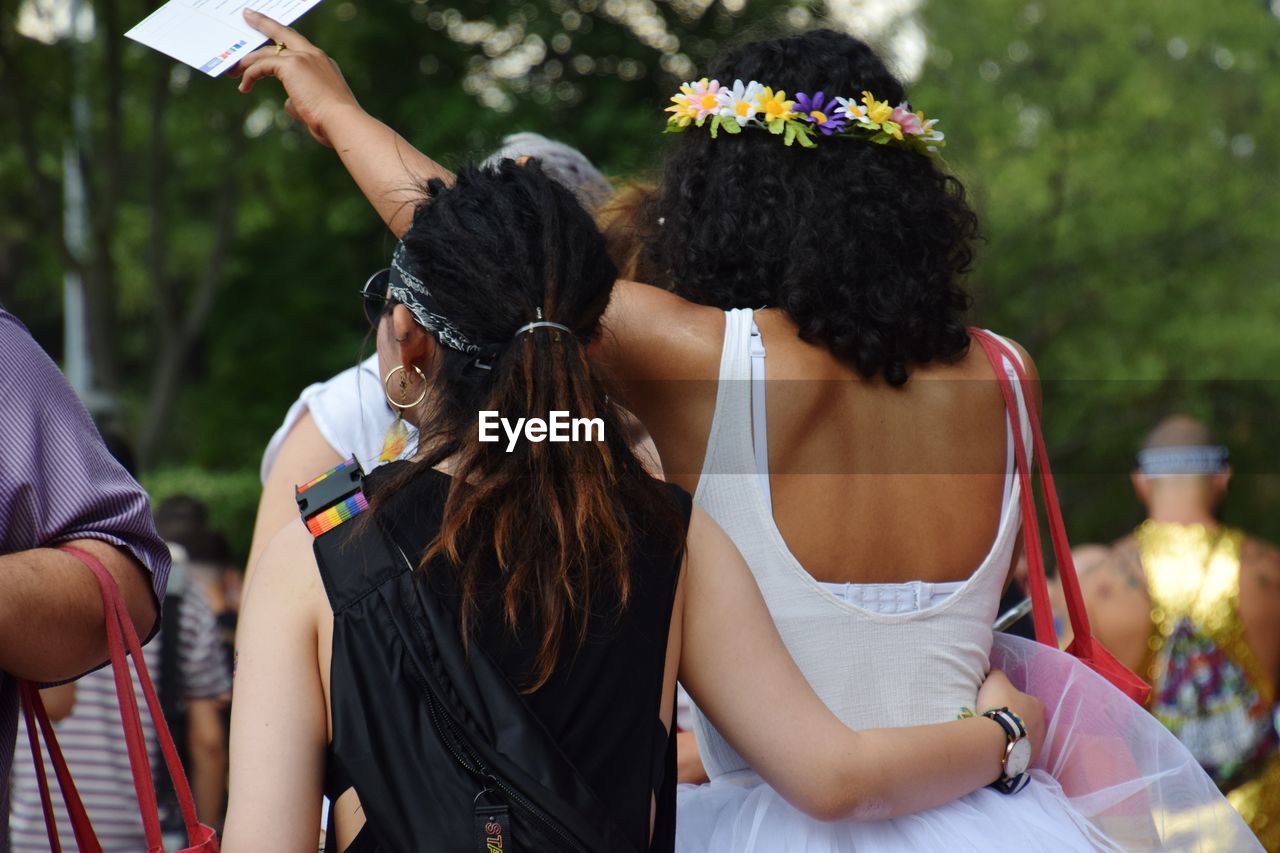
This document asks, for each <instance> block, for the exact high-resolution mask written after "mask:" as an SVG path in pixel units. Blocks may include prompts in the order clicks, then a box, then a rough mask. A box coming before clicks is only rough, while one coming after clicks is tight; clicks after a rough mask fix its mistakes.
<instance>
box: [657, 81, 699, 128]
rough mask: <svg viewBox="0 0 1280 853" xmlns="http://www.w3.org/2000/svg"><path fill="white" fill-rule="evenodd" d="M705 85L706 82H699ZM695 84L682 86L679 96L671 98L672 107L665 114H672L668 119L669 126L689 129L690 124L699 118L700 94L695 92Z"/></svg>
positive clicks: (683, 84)
mask: <svg viewBox="0 0 1280 853" xmlns="http://www.w3.org/2000/svg"><path fill="white" fill-rule="evenodd" d="M699 82H702V83H705V82H706V81H705V80H702V81H699ZM695 85H696V84H694V83H682V84H680V92H679V94H676V95H672V96H671V106H669V107H667V108H666V109H665V110H664V112H668V113H671V116H670V117H668V118H667V123H668V124H674V125H677V126H678V127H688V126H689V123H690V122H692V121H693V120H694V119H696V118H697V117H698V100H699V93H697V92H695V91H694V86H695Z"/></svg>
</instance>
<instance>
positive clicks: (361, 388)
mask: <svg viewBox="0 0 1280 853" xmlns="http://www.w3.org/2000/svg"><path fill="white" fill-rule="evenodd" d="M521 157H534V158H537V160H538V162H539V163H540V164H541V165H542V169H543V171H544V172H545V173H546V174H547V176H548V177H550V178H551V179H552V180H554V181H556V182H558V183H559V184H561V185H562V186H564V187H566V188H567V189H569V190H570V191H571V192H572V193H573V194H574V196H575V197H576V198H577V199H578V201H579V202H580V203H581V204H582V205H583V207H585V208H586V209H587V210H588V211H596V210H598V209H600V207H601V205H603V204H604V203H605V202H606V201H608V199H609V197H610V196H611V195H612V193H613V188H612V186H610V184H609V181H608V180H607V179H606V178H605V177H604V175H603V174H601V173H600V170H599V169H597V168H596V167H595V165H594V164H592V162H591V161H590V160H589V159H588V158H587V156H586V155H585V154H583V153H582V152H581V151H579V150H578V149H576V148H573V147H572V146H569V145H566V144H564V143H563V142H557V141H556V140H554V139H548V138H546V137H545V136H542V135H541V134H537V133H530V132H522V133H513V134H511V135H509V136H507V137H506V138H504V139H503V141H502V146H501V147H500V148H499V149H498V150H497V151H495V152H493V153H492V154H490V155H489V157H488V158H487V159H486V160H485V161H484V163H485V164H486V165H494V164H496V163H498V162H500V161H502V160H503V159H511V160H516V159H519V158H521ZM386 284H387V280H386V270H383V271H381V272H379V273H376V274H375V275H374V276H372V277H371V278H370V279H369V280H368V282H366V284H365V286H364V288H363V289H362V290H361V299H362V301H363V303H364V310H365V317H366V318H367V319H368V321H369V324H370V326H371V327H372V329H373V334H374V336H375V341H376V345H377V352H375V353H374V354H373V355H371V356H369V357H368V358H366V359H365V360H364V361H362V362H360V363H359V364H357V365H356V366H354V367H350V368H348V369H346V370H344V371H342V372H341V373H339V374H337V375H336V376H333V377H330V378H329V379H326V380H325V381H323V382H317V383H315V384H313V385H309V386H308V387H306V388H305V389H303V391H302V393H301V394H300V395H299V396H298V399H297V400H296V401H294V403H293V405H291V406H290V407H289V410H288V411H287V412H286V413H285V416H284V423H282V424H281V425H280V427H279V428H278V429H277V430H276V432H275V434H274V435H272V436H271V440H270V441H269V442H268V443H267V448H266V450H265V452H264V453H263V454H262V467H261V471H260V475H261V477H262V498H261V499H260V501H259V503H258V516H257V520H256V522H255V524H254V530H253V542H252V544H251V545H250V547H249V559H248V562H247V564H246V566H245V580H246V581H247V580H248V577H249V575H250V574H251V573H252V571H253V567H254V563H255V562H256V561H257V558H258V556H259V555H260V554H261V553H262V549H263V548H264V547H265V545H266V543H267V542H268V541H269V540H270V539H271V537H272V536H274V535H275V534H276V533H277V532H278V531H279V530H280V528H281V527H283V526H284V525H285V524H286V523H288V522H289V521H292V520H293V519H294V518H296V517H297V506H296V504H295V503H294V491H293V489H294V486H295V485H297V484H299V483H305V482H308V481H309V480H311V478H312V477H315V476H316V475H317V474H318V473H320V472H321V471H327V470H329V469H330V468H332V467H333V466H335V465H337V464H338V463H339V462H342V461H343V460H344V459H347V458H349V457H352V456H354V457H355V459H356V461H357V462H359V463H360V467H361V469H363V470H364V471H366V472H368V471H372V470H373V469H374V468H375V467H377V466H378V465H381V464H383V463H384V462H389V461H393V460H396V459H403V458H407V457H408V456H410V455H412V453H413V451H414V449H415V448H416V447H417V429H416V428H415V427H414V426H413V425H412V424H410V423H408V422H407V421H405V420H404V419H402V418H400V417H398V416H397V412H396V410H395V409H394V408H392V407H391V406H390V405H389V404H388V403H387V397H386V393H385V391H384V384H383V377H385V376H386V375H387V374H388V372H389V371H390V370H391V369H392V367H393V366H395V365H396V364H398V363H399V361H398V355H399V354H398V349H399V344H400V342H399V341H397V340H396V339H395V336H394V334H392V333H391V331H390V323H389V322H388V320H389V318H390V316H391V315H390V310H389V309H390V307H391V303H390V302H389V301H388V299H387V291H386Z"/></svg>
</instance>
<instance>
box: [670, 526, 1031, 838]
mask: <svg viewBox="0 0 1280 853" xmlns="http://www.w3.org/2000/svg"><path fill="white" fill-rule="evenodd" d="M686 566H687V571H686V574H685V577H684V579H683V581H682V589H681V593H680V595H681V598H680V601H679V606H680V607H681V609H682V612H681V613H679V614H677V615H679V617H680V618H681V619H682V636H681V648H680V680H681V681H682V682H683V683H684V685H685V686H686V688H687V689H688V690H689V693H690V694H691V695H692V696H693V698H694V701H696V702H697V703H698V706H699V707H700V708H701V709H702V710H703V711H705V712H706V714H707V716H708V717H709V718H710V719H711V721H712V722H713V723H714V724H715V725H716V728H718V729H719V730H720V731H721V732H722V733H723V734H724V735H725V737H726V738H727V739H728V740H729V742H730V743H731V744H732V745H733V747H734V748H735V749H736V750H737V751H738V752H739V754H741V755H742V757H743V758H745V759H746V760H747V761H748V762H749V763H750V764H751V766H752V768H754V769H755V770H756V772H757V773H759V774H760V776H761V777H762V778H764V779H765V781H767V782H768V783H769V784H770V785H772V786H773V787H774V788H775V789H776V790H777V791H778V793H780V794H781V795H782V796H783V797H784V798H786V800H787V801H788V802H790V803H791V804H792V805H794V806H795V807H796V808H798V809H801V810H802V811H804V812H806V813H808V814H810V815H812V816H813V817H816V818H819V819H822V820H843V819H855V820H876V819H881V818H888V817H893V816H896V815H901V814H907V813H910V812H915V811H920V810H922V809H928V808H932V807H934V806H938V805H942V804H944V803H948V802H950V801H952V800H954V799H956V798H958V797H962V796H964V795H965V794H968V793H969V792H971V791H974V790H977V789H978V788H981V787H983V786H984V785H987V784H990V783H991V782H994V781H995V780H996V779H997V778H998V777H999V776H1000V773H1001V756H1002V754H1003V751H1004V746H1005V736H1004V734H1003V732H1002V730H1001V729H1000V727H999V725H998V724H997V723H995V722H993V721H991V720H989V719H985V718H982V717H978V718H975V719H968V720H960V721H956V722H949V723H941V724H938V725H932V726H914V727H910V728H898V729H875V730H866V731H860V732H856V731H851V730H850V729H848V728H846V727H845V726H844V725H843V724H842V723H841V722H840V721H839V720H838V719H837V718H836V716H835V715H834V714H833V713H832V712H831V711H830V710H829V709H828V708H827V707H826V705H824V704H823V703H822V701H821V700H820V699H819V698H818V697H817V695H816V694H815V693H814V692H813V688H811V687H810V686H809V682H808V681H806V680H805V678H804V675H803V674H801V672H800V670H799V669H797V668H796V665H795V663H794V662H793V661H792V659H791V656H790V655H789V654H788V653H787V649H786V647H785V646H784V645H783V643H782V639H781V638H780V637H779V636H778V632H777V629H776V628H775V627H774V624H773V620H772V619H771V618H770V616H769V612H768V610H767V609H766V607H765V603H764V599H763V598H762V597H761V595H760V590H759V588H758V587H757V586H756V583H755V579H754V578H753V577H752V576H751V573H750V570H749V569H748V568H747V566H746V564H745V563H744V562H743V560H742V557H741V556H740V555H739V554H738V551H737V549H736V548H735V547H734V546H733V543H732V542H731V541H730V540H729V538H728V536H726V535H725V533H724V532H723V531H722V530H721V529H720V528H719V526H717V525H716V523H715V522H714V521H712V520H711V519H710V517H709V516H707V515H706V514H705V513H703V512H702V511H701V510H699V509H695V510H694V513H693V519H692V521H691V523H690V527H689V548H688V559H687V563H686ZM978 701H979V706H980V708H983V709H985V708H988V707H1002V706H1008V707H1009V708H1011V709H1013V710H1014V711H1015V712H1016V713H1018V714H1019V715H1021V716H1022V717H1023V718H1024V720H1025V722H1026V724H1027V727H1028V730H1029V732H1030V733H1031V739H1032V742H1033V745H1034V746H1035V747H1037V748H1038V747H1039V744H1040V743H1041V741H1042V740H1043V735H1044V709H1043V708H1042V707H1041V705H1040V703H1039V702H1038V701H1037V700H1036V699H1034V698H1032V697H1030V696H1026V695H1025V694H1022V693H1019V692H1017V691H1016V690H1014V689H1013V688H1012V686H1010V685H1009V683H1008V681H1007V679H1005V678H1004V677H1003V675H1002V674H999V673H993V674H992V676H991V677H990V678H988V680H987V683H986V684H984V685H983V689H982V692H981V694H980V695H979V697H978ZM957 710H958V709H957Z"/></svg>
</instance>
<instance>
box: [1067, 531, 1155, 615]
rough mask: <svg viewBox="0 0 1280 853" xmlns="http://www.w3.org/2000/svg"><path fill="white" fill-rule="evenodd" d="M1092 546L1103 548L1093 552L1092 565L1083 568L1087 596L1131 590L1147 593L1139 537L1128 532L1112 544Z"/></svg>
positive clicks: (1082, 582) (1100, 597)
mask: <svg viewBox="0 0 1280 853" xmlns="http://www.w3.org/2000/svg"><path fill="white" fill-rule="evenodd" d="M1089 548H1090V550H1091V551H1092V549H1095V548H1096V549H1099V550H1097V551H1096V552H1093V553H1091V554H1090V555H1089V556H1090V557H1091V560H1090V568H1089V569H1088V570H1087V571H1084V572H1080V586H1081V588H1082V589H1083V591H1084V593H1085V595H1086V597H1088V598H1090V599H1092V600H1094V601H1098V600H1103V599H1108V598H1112V597H1114V596H1116V595H1119V594H1123V593H1127V592H1141V593H1144V594H1145V591H1146V585H1147V575H1146V572H1145V571H1144V570H1143V568H1142V557H1141V554H1140V553H1139V551H1138V543H1137V540H1135V539H1134V538H1133V537H1132V536H1126V537H1125V538H1123V539H1121V540H1120V541H1118V542H1116V543H1115V544H1113V545H1111V546H1110V547H1107V546H1105V545H1098V546H1089Z"/></svg>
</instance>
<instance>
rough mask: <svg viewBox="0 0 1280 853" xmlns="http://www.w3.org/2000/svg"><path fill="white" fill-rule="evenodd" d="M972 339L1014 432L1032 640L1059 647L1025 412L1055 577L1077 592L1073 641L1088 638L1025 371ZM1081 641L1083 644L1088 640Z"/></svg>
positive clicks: (991, 344) (989, 341) (1000, 344)
mask: <svg viewBox="0 0 1280 853" xmlns="http://www.w3.org/2000/svg"><path fill="white" fill-rule="evenodd" d="M973 334H974V337H975V338H977V340H978V343H979V344H981V346H982V349H983V351H984V352H985V353H986V356H987V359H988V360H989V361H990V362H991V366H992V367H993V368H994V369H995V371H996V379H997V380H998V382H999V384H1000V393H1001V395H1002V396H1003V397H1004V401H1005V408H1006V409H1007V410H1008V412H1009V422H1010V425H1011V429H1012V432H1013V445H1014V447H1013V452H1014V460H1015V463H1016V465H1017V470H1018V479H1019V482H1020V483H1021V489H1020V492H1021V495H1020V497H1021V506H1022V530H1023V535H1024V537H1025V540H1024V546H1025V548H1026V552H1027V568H1028V572H1027V581H1028V586H1029V589H1028V592H1029V593H1030V595H1031V604H1032V617H1033V621H1034V623H1035V629H1036V640H1038V641H1039V642H1041V643H1044V644H1046V645H1050V646H1053V647H1054V648H1057V646H1058V636H1057V632H1056V631H1055V630H1054V627H1053V608H1052V605H1051V604H1050V601H1049V582H1048V578H1047V575H1046V572H1045V565H1044V550H1043V546H1042V545H1041V539H1040V515H1039V512H1038V511H1037V509H1036V500H1035V483H1034V479H1033V473H1032V470H1031V462H1030V459H1029V458H1028V456H1027V438H1026V436H1025V434H1024V433H1023V423H1022V414H1023V413H1024V412H1025V414H1026V417H1027V423H1028V425H1029V426H1030V427H1031V439H1032V442H1033V445H1034V449H1035V451H1036V462H1037V464H1038V466H1039V471H1040V482H1041V486H1042V489H1043V491H1044V493H1045V505H1046V508H1047V510H1048V515H1049V535H1050V538H1051V539H1052V540H1053V549H1054V556H1055V558H1056V559H1057V561H1058V571H1059V574H1060V575H1061V576H1062V586H1063V590H1064V592H1065V591H1066V590H1067V589H1068V588H1070V589H1072V590H1073V591H1074V592H1075V595H1074V596H1072V595H1071V594H1069V593H1068V595H1067V610H1068V615H1069V616H1070V618H1071V628H1072V630H1073V631H1074V632H1075V634H1076V636H1077V637H1085V638H1087V637H1091V629H1090V627H1089V616H1088V614H1087V613H1086V612H1085V609H1084V598H1083V597H1082V596H1081V595H1080V589H1079V581H1078V580H1077V578H1076V572H1075V563H1074V562H1073V561H1072V559H1071V549H1070V546H1069V545H1067V541H1066V536H1067V534H1066V526H1065V525H1064V524H1063V523H1062V510H1061V507H1059V505H1058V497H1057V493H1056V492H1055V490H1054V486H1053V474H1052V472H1051V471H1049V468H1048V455H1047V454H1045V455H1044V456H1041V450H1042V448H1043V445H1044V442H1043V439H1042V438H1041V437H1040V423H1039V416H1038V415H1037V413H1036V407H1035V406H1034V405H1032V404H1031V403H1030V401H1029V400H1028V399H1027V395H1028V394H1029V393H1030V388H1029V387H1028V385H1029V384H1030V383H1029V381H1028V380H1027V376H1026V371H1025V368H1024V367H1023V366H1022V362H1021V360H1020V358H1019V356H1018V354H1017V353H1016V352H1013V351H1012V350H1011V349H1010V348H1009V347H1008V345H1007V344H1005V343H1004V341H1002V340H999V339H998V338H996V337H995V336H994V335H992V334H991V333H990V332H987V331H984V330H981V329H975V330H974V331H973ZM1006 365H1008V366H1006ZM1010 366H1011V367H1012V369H1013V371H1014V375H1015V376H1016V377H1017V378H1018V384H1019V390H1021V392H1022V399H1021V403H1020V402H1019V399H1018V395H1017V392H1016V391H1015V390H1014V387H1013V382H1012V381H1011V380H1010V377H1009V372H1008V371H1009V367H1010ZM1051 496H1052V497H1051ZM1055 516H1056V519H1055ZM1055 520H1056V523H1055ZM1064 554H1065V559H1064ZM1084 642H1086V643H1087V642H1089V640H1085V641H1084Z"/></svg>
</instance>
